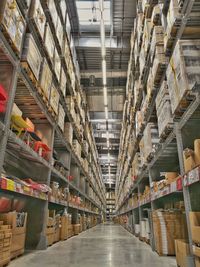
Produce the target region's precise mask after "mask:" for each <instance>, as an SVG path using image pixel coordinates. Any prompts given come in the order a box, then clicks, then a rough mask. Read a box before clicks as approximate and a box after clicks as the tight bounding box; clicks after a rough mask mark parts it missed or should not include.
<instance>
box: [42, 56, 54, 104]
mask: <svg viewBox="0 0 200 267" xmlns="http://www.w3.org/2000/svg"><path fill="white" fill-rule="evenodd" d="M51 85H52V72H51V70H50V68H49V65H48V63H47V61H46V59H44V60H43V63H42V66H41V72H40V87H41V90H42V92H43V94H44V96H45V97H46V99H47V100H49V96H50V92H51Z"/></svg>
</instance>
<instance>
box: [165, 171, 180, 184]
mask: <svg viewBox="0 0 200 267" xmlns="http://www.w3.org/2000/svg"><path fill="white" fill-rule="evenodd" d="M177 177H178V173H177V172H166V173H165V178H166V179H167V182H168V183H169V184H170V183H172V182H174V181H175V180H176V178H177Z"/></svg>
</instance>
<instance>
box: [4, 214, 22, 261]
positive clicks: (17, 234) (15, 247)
mask: <svg viewBox="0 0 200 267" xmlns="http://www.w3.org/2000/svg"><path fill="white" fill-rule="evenodd" d="M0 220H3V221H4V223H6V224H9V225H10V226H11V229H12V243H11V258H14V257H16V256H18V255H21V254H23V253H24V247H25V238H26V223H27V213H26V214H25V219H24V225H23V227H17V225H16V222H17V212H15V211H13V212H9V213H5V214H0Z"/></svg>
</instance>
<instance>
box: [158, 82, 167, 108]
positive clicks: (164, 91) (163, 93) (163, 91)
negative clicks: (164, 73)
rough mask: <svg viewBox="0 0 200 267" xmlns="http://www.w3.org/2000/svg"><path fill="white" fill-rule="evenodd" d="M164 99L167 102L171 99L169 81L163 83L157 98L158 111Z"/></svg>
mask: <svg viewBox="0 0 200 267" xmlns="http://www.w3.org/2000/svg"><path fill="white" fill-rule="evenodd" d="M163 99H165V100H170V98H169V90H168V86H167V81H163V82H162V85H161V87H160V90H159V92H158V94H157V97H156V110H158V109H159V107H160V105H161V103H162V101H163Z"/></svg>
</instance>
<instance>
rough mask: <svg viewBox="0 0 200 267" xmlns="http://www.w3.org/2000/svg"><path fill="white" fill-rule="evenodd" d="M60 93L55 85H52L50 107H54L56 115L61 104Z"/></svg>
mask: <svg viewBox="0 0 200 267" xmlns="http://www.w3.org/2000/svg"><path fill="white" fill-rule="evenodd" d="M59 98H60V95H59V92H58V90H57V88H56V86H55V84H54V83H52V85H51V94H50V106H51V107H52V109H53V111H54V112H55V114H58V104H59Z"/></svg>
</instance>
